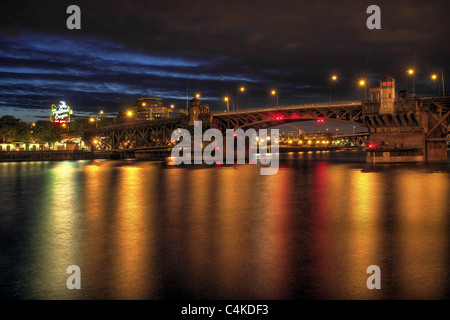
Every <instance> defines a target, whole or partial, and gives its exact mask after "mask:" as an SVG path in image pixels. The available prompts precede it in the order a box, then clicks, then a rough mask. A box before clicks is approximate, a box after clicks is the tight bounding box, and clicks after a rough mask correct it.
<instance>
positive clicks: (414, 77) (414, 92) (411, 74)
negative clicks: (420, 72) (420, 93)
mask: <svg viewBox="0 0 450 320" xmlns="http://www.w3.org/2000/svg"><path fill="white" fill-rule="evenodd" d="M408 74H409V75H410V76H412V77H413V91H412V96H413V97H415V96H416V73H415V71H414V69H408Z"/></svg>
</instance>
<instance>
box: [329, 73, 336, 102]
mask: <svg viewBox="0 0 450 320" xmlns="http://www.w3.org/2000/svg"><path fill="white" fill-rule="evenodd" d="M336 80H337V76H336V75H334V74H333V75H332V76H331V77H330V104H331V82H332V81H336Z"/></svg>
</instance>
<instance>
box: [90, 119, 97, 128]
mask: <svg viewBox="0 0 450 320" xmlns="http://www.w3.org/2000/svg"><path fill="white" fill-rule="evenodd" d="M89 121H90V122H95V127H96V128H97V121H95V118H89Z"/></svg>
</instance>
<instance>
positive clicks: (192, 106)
mask: <svg viewBox="0 0 450 320" xmlns="http://www.w3.org/2000/svg"><path fill="white" fill-rule="evenodd" d="M206 114H209V105H207V104H203V105H202V104H200V100H198V99H197V98H194V99H192V100H191V101H190V103H189V125H191V126H192V125H194V121H199V120H200V119H201V118H203V117H202V115H206Z"/></svg>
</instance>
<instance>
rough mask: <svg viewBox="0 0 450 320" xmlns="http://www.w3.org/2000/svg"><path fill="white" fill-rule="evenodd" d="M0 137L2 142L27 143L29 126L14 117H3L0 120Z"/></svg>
mask: <svg viewBox="0 0 450 320" xmlns="http://www.w3.org/2000/svg"><path fill="white" fill-rule="evenodd" d="M0 137H1V139H2V141H3V142H13V141H22V142H29V141H30V125H28V124H26V123H24V122H22V121H21V120H20V119H17V118H15V117H14V116H10V115H6V116H3V117H1V118H0Z"/></svg>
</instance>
